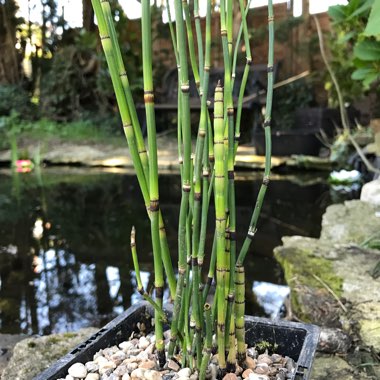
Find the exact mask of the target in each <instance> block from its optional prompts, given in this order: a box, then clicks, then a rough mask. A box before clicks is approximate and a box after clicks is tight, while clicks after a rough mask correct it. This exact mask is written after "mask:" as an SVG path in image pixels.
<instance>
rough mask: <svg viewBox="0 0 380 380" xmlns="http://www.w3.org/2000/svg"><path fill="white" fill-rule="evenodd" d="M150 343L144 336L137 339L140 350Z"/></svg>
mask: <svg viewBox="0 0 380 380" xmlns="http://www.w3.org/2000/svg"><path fill="white" fill-rule="evenodd" d="M149 345H150V342H149V340H148V339H147V338H146V337H145V336H142V337H141V338H140V340H139V347H140V348H141V349H142V350H145V349H146V348H147V347H148V346H149Z"/></svg>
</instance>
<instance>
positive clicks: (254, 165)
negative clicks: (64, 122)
mask: <svg viewBox="0 0 380 380" xmlns="http://www.w3.org/2000/svg"><path fill="white" fill-rule="evenodd" d="M37 146H40V148H38V149H39V150H38V153H37V154H38V155H39V159H40V161H41V162H44V163H45V164H47V165H81V166H90V167H125V168H132V167H133V164H132V160H131V158H130V156H129V152H128V148H127V147H126V146H125V147H123V146H122V145H121V144H118V145H114V144H110V143H107V142H104V143H86V142H67V141H60V140H53V141H48V142H42V143H40V144H36V143H28V142H23V143H21V144H20V146H19V147H18V151H19V152H22V155H23V157H22V158H26V157H28V158H30V159H33V157H35V155H36V152H37ZM24 156H26V157H24ZM264 159H265V157H264V156H257V155H256V154H255V149H254V147H253V146H251V145H242V146H240V147H239V149H238V152H237V158H236V169H244V168H247V169H254V170H263V169H264ZM10 161H11V151H10V150H9V149H8V150H3V151H0V165H7V164H9V163H10ZM158 164H159V168H160V169H175V170H178V154H177V142H176V140H174V139H173V138H171V137H167V136H160V137H159V138H158ZM283 166H286V167H290V168H295V169H296V168H298V169H300V168H306V169H313V170H331V163H330V162H329V160H328V159H327V158H319V157H314V156H292V157H273V158H272V167H273V168H278V167H283Z"/></svg>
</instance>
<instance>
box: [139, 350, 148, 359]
mask: <svg viewBox="0 0 380 380" xmlns="http://www.w3.org/2000/svg"><path fill="white" fill-rule="evenodd" d="M136 359H137V360H138V361H145V360H149V354H147V353H146V352H145V351H141V352H140V353H139V354H138V355H137V356H136Z"/></svg>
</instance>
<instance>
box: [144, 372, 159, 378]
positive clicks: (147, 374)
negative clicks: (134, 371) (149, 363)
mask: <svg viewBox="0 0 380 380" xmlns="http://www.w3.org/2000/svg"><path fill="white" fill-rule="evenodd" d="M144 378H145V379H146V380H161V378H162V376H161V374H160V372H158V371H154V370H147V371H145V373H144Z"/></svg>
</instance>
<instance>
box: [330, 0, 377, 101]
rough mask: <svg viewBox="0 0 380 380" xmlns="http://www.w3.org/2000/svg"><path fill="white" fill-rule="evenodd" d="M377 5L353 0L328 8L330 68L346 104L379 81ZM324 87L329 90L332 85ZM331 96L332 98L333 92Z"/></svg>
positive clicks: (364, 0) (367, 1)
mask: <svg viewBox="0 0 380 380" xmlns="http://www.w3.org/2000/svg"><path fill="white" fill-rule="evenodd" d="M379 4H380V1H379V0H375V1H374V0H353V1H350V2H349V3H348V4H347V5H336V6H333V7H330V8H329V16H330V18H331V20H332V21H333V23H332V25H333V32H334V34H335V36H334V37H335V38H334V37H333V38H332V39H331V42H330V47H331V53H332V56H333V59H332V66H333V69H334V72H335V73H336V75H337V77H338V80H339V83H340V86H341V90H342V93H343V97H344V98H345V99H347V100H348V101H351V100H353V99H355V98H357V97H359V96H361V95H362V94H364V92H365V91H367V90H369V89H370V88H371V85H373V84H374V83H375V82H376V81H377V80H378V79H379V73H380V41H379V37H380V26H379V23H377V22H376V19H377V17H378V13H379V10H378V8H379ZM370 14H371V15H370ZM368 28H369V33H368V32H367V29H368ZM364 30H366V31H365V32H364ZM375 37H377V38H375ZM352 79H353V81H352ZM326 87H327V89H331V88H332V85H331V83H330V82H328V83H327V86H326ZM331 95H332V96H333V97H335V94H334V93H333V92H332V94H331Z"/></svg>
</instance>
